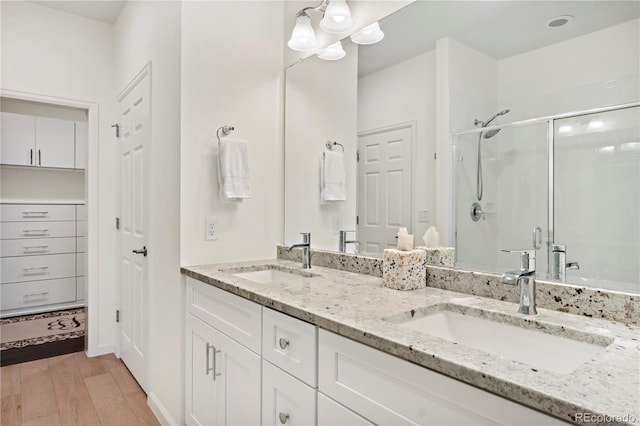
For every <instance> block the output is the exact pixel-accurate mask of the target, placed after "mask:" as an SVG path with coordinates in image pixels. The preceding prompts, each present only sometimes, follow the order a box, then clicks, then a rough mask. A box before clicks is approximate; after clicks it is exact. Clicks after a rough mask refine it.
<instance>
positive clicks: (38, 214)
mask: <svg viewBox="0 0 640 426" xmlns="http://www.w3.org/2000/svg"><path fill="white" fill-rule="evenodd" d="M48 215H49V212H22V217H45V216H48Z"/></svg>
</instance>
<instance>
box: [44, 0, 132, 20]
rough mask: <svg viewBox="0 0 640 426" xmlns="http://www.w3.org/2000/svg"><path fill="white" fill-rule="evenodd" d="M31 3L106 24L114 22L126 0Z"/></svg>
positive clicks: (76, 0)
mask: <svg viewBox="0 0 640 426" xmlns="http://www.w3.org/2000/svg"><path fill="white" fill-rule="evenodd" d="M31 3H37V4H39V5H42V6H46V7H50V8H53V9H57V10H61V11H63V12H67V13H72V14H74V15H80V16H84V17H85V18H91V19H96V20H98V21H102V22H106V23H107V24H115V22H116V20H117V19H118V16H120V12H122V8H124V4H125V3H126V1H121V0H71V1H58V0H40V1H36V0H31Z"/></svg>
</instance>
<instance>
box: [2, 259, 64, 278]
mask: <svg viewBox="0 0 640 426" xmlns="http://www.w3.org/2000/svg"><path fill="white" fill-rule="evenodd" d="M0 265H2V271H1V272H0V276H1V283H2V284H5V283H15V282H24V281H36V280H51V279H56V278H70V277H75V276H76V255H75V253H71V254H51V255H46V256H21V257H3V258H2V259H0Z"/></svg>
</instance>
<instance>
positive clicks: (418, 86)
mask: <svg viewBox="0 0 640 426" xmlns="http://www.w3.org/2000/svg"><path fill="white" fill-rule="evenodd" d="M435 89H436V85H435V51H431V52H426V53H423V54H420V55H417V56H415V57H413V58H411V59H407V60H406V61H402V62H400V63H397V64H394V65H392V66H389V67H387V68H384V69H382V70H380V71H377V72H375V73H372V74H369V75H366V76H364V77H361V78H360V79H359V80H358V132H361V131H365V130H372V129H376V128H380V127H384V126H390V125H395V124H400V123H406V122H415V123H416V140H415V141H414V143H415V144H416V150H415V152H416V157H415V158H414V163H413V164H414V173H413V175H414V177H413V182H414V186H413V194H412V197H413V200H414V208H415V211H414V212H413V223H412V224H411V231H412V233H413V234H414V241H415V245H422V244H423V241H422V236H423V235H424V233H425V231H426V230H427V228H428V227H429V226H431V225H432V224H433V223H434V216H435V192H436V175H435V161H434V159H433V154H434V153H435V150H436V146H435V145H436V143H435V97H436V96H435ZM421 209H426V210H428V211H429V212H430V217H431V220H430V222H429V223H420V222H418V210H421Z"/></svg>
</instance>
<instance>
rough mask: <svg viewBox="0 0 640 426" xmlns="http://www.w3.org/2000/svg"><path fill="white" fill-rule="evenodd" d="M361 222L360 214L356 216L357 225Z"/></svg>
mask: <svg viewBox="0 0 640 426" xmlns="http://www.w3.org/2000/svg"><path fill="white" fill-rule="evenodd" d="M359 224H360V216H356V225H359Z"/></svg>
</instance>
